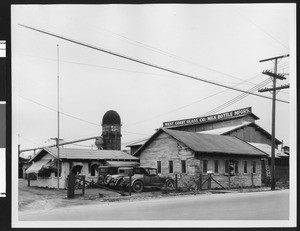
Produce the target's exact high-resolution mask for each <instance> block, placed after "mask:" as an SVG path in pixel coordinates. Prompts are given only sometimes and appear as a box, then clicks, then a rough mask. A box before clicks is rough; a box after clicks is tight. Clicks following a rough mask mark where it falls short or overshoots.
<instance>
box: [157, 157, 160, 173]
mask: <svg viewBox="0 0 300 231" xmlns="http://www.w3.org/2000/svg"><path fill="white" fill-rule="evenodd" d="M157 173H161V161H160V160H159V161H157Z"/></svg>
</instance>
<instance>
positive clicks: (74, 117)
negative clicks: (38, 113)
mask: <svg viewBox="0 0 300 231" xmlns="http://www.w3.org/2000/svg"><path fill="white" fill-rule="evenodd" d="M19 97H21V98H23V99H25V100H28V101H30V102H32V103H35V104H37V105H39V106H41V107H44V108H47V109H49V110H51V111H54V112H57V110H55V109H53V108H51V107H48V106H46V105H44V104H41V103H38V102H36V101H34V100H31V99H28V98H26V97H24V96H21V95H19ZM60 114H62V115H65V116H68V117H71V118H73V119H77V120H79V121H82V122H85V123H89V124H91V125H96V126H98V127H102V126H101V125H100V124H96V123H93V122H90V121H88V120H84V119H81V118H79V117H76V116H73V115H70V114H67V113H64V112H61V111H60ZM122 131H123V132H125V133H129V134H134V135H146V134H142V133H136V132H129V131H125V130H122Z"/></svg>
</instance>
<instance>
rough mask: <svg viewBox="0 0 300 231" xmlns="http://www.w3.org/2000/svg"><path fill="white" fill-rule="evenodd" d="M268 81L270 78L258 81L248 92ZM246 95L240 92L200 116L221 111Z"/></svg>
mask: <svg viewBox="0 0 300 231" xmlns="http://www.w3.org/2000/svg"><path fill="white" fill-rule="evenodd" d="M270 82H271V80H269V79H267V80H264V81H263V82H262V83H260V84H258V85H257V86H255V87H253V88H251V89H250V90H249V93H250V92H254V91H256V90H257V89H259V88H260V87H262V86H265V85H267V84H269V83H270ZM248 95H249V94H246V93H242V94H240V95H238V96H237V97H235V98H233V99H231V100H229V101H227V102H226V103H224V104H221V105H220V106H218V107H216V108H214V109H212V110H210V111H209V112H207V113H205V114H203V115H201V116H206V115H210V114H215V113H217V112H219V111H221V110H223V109H225V108H227V107H229V106H231V105H233V104H235V103H236V102H238V101H240V100H242V99H243V98H245V97H247V96H248Z"/></svg>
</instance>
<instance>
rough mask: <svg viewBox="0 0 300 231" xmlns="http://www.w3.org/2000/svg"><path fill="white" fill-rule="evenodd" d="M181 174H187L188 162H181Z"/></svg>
mask: <svg viewBox="0 0 300 231" xmlns="http://www.w3.org/2000/svg"><path fill="white" fill-rule="evenodd" d="M181 172H182V173H186V160H181Z"/></svg>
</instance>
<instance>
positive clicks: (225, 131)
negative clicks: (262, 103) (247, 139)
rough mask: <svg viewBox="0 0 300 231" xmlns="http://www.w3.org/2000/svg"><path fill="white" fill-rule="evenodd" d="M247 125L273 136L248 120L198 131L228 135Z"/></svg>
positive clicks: (279, 142)
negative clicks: (234, 124) (233, 124)
mask: <svg viewBox="0 0 300 231" xmlns="http://www.w3.org/2000/svg"><path fill="white" fill-rule="evenodd" d="M247 126H253V127H255V129H256V130H258V131H260V132H261V133H263V134H265V135H266V136H267V137H268V138H271V137H272V135H271V134H270V133H268V132H267V131H266V130H265V129H263V128H262V127H260V126H258V125H257V124H256V123H254V122H247V121H244V122H243V123H242V124H239V125H236V126H229V127H223V128H217V129H212V130H206V131H201V132H198V133H202V134H214V135H227V134H228V133H230V132H233V131H235V130H238V129H240V128H243V127H247ZM275 142H276V144H281V141H279V140H278V139H275Z"/></svg>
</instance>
